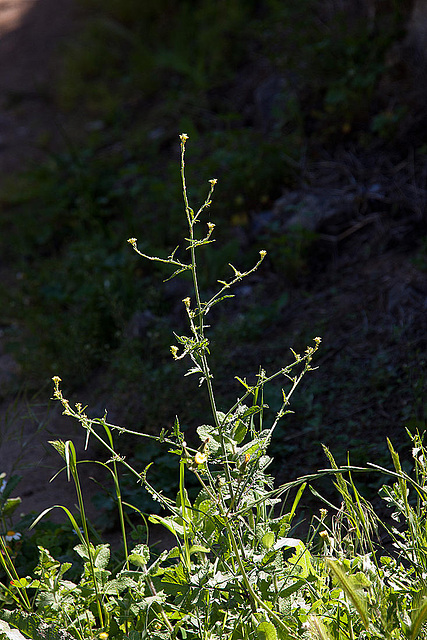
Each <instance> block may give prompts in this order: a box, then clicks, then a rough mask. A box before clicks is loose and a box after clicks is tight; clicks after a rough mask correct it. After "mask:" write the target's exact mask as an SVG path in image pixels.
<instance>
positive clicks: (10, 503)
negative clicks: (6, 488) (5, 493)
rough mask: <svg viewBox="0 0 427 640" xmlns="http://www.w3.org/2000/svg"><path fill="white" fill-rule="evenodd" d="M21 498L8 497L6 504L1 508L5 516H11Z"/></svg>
mask: <svg viewBox="0 0 427 640" xmlns="http://www.w3.org/2000/svg"><path fill="white" fill-rule="evenodd" d="M21 502H22V500H21V498H8V499H7V500H6V502H5V504H4V507H3V509H1V515H2V516H3V517H7V518H9V517H10V516H11V515H12V513H13V512H14V511H15V509H16V508H17V507H18V506H19V505H20V504H21Z"/></svg>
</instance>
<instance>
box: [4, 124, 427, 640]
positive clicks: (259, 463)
mask: <svg viewBox="0 0 427 640" xmlns="http://www.w3.org/2000/svg"><path fill="white" fill-rule="evenodd" d="M187 138H188V136H187V135H186V134H182V135H181V178H182V186H183V194H184V205H185V213H186V219H187V225H188V237H187V238H186V242H187V247H186V248H187V250H188V253H187V252H180V251H178V248H177V249H175V250H174V251H172V253H171V254H170V255H169V256H168V257H166V258H163V257H157V256H152V255H151V254H148V253H145V252H144V251H142V250H141V249H140V248H138V244H137V240H136V239H135V238H130V239H129V243H130V244H131V245H132V247H133V248H134V249H135V251H136V252H137V253H138V254H139V255H140V256H142V257H144V258H145V259H146V260H149V261H150V262H153V263H160V264H162V265H168V266H170V267H172V271H173V274H172V277H173V276H176V275H179V274H181V273H184V272H189V273H190V275H191V278H192V281H193V297H192V298H191V297H190V296H188V297H186V298H184V300H183V304H184V309H185V311H186V314H187V319H188V327H189V332H188V334H187V335H182V334H175V338H176V342H177V344H175V345H173V346H172V347H171V353H172V356H173V358H174V359H175V360H177V361H178V360H182V359H184V358H189V359H190V361H191V366H190V369H189V371H188V372H187V374H186V375H187V376H189V375H194V374H195V375H196V376H197V378H198V379H199V386H202V387H203V388H204V389H205V390H206V394H207V399H208V402H209V405H210V410H211V418H212V419H211V423H210V424H200V425H199V426H198V427H197V429H196V431H197V436H198V438H199V441H200V444H199V445H198V446H197V444H196V445H194V446H191V445H190V444H189V443H188V442H187V440H186V436H185V435H184V432H183V430H182V429H181V426H180V423H179V420H178V418H176V420H175V423H174V426H173V428H172V430H170V431H169V432H168V431H166V430H165V429H162V431H161V432H160V434H158V435H150V434H147V433H139V432H136V431H133V430H130V429H127V428H124V427H119V426H117V425H114V424H110V423H108V422H107V421H106V416H104V417H102V418H89V417H88V415H87V414H86V412H85V408H84V407H82V405H81V404H80V403H77V404H76V405H74V406H72V405H71V403H70V402H69V401H68V400H67V399H66V398H65V397H64V395H63V393H62V390H61V388H60V382H61V380H60V378H59V377H57V376H56V377H54V397H55V399H56V400H58V401H59V402H60V403H61V404H62V407H63V412H64V414H65V415H68V416H71V417H73V418H74V419H76V420H77V421H78V422H79V423H80V425H81V427H82V428H83V429H84V430H85V432H86V436H87V439H90V438H93V439H95V440H96V441H97V442H98V444H100V445H102V447H103V448H104V449H105V450H106V451H107V455H108V459H107V460H106V461H105V462H103V461H101V460H97V461H96V462H97V464H99V465H101V466H102V467H103V468H104V469H105V471H106V472H107V473H108V474H109V476H110V478H111V480H112V485H113V489H112V493H111V495H112V496H114V503H115V505H116V508H117V511H118V522H119V526H120V529H121V533H122V544H123V558H124V559H123V560H119V561H117V559H116V557H112V555H111V551H110V546H109V545H108V544H105V543H102V542H101V543H97V544H96V545H95V544H94V543H93V542H92V540H91V538H92V537H93V530H92V528H91V527H90V525H89V523H88V521H87V519H86V516H85V506H84V499H83V488H82V486H81V484H80V478H79V461H78V460H77V456H76V451H75V448H74V445H73V443H72V442H71V441H70V440H68V441H66V442H63V441H53V442H51V444H52V446H53V447H54V448H55V449H56V450H57V452H58V453H59V455H60V456H61V458H62V459H63V461H64V464H65V470H66V472H67V475H68V477H69V479H72V480H73V482H74V484H75V487H76V493H77V500H78V506H79V521H77V520H76V518H75V516H74V515H73V514H72V513H71V512H70V511H69V510H68V509H67V508H65V507H62V506H60V505H56V507H59V508H60V509H62V511H63V512H64V513H65V514H66V516H67V517H68V520H69V522H70V524H71V526H72V527H73V529H74V531H75V535H76V536H77V538H78V539H79V544H77V545H75V546H74V552H75V554H76V556H77V557H78V558H79V561H80V566H79V563H77V566H74V567H73V564H74V565H75V564H76V563H75V561H74V559H73V560H72V561H68V560H67V559H63V560H58V559H57V558H55V556H54V555H53V553H52V548H53V547H52V542H51V541H49V540H48V539H46V541H47V542H48V544H49V545H50V546H49V547H45V546H43V545H41V544H39V545H38V552H39V557H38V564H37V566H36V567H35V569H34V571H32V572H31V573H32V575H31V576H30V575H26V576H25V577H24V576H23V575H22V574H21V575H20V574H19V573H18V571H17V568H16V563H15V562H14V558H13V556H12V555H11V554H10V553H9V549H8V546H7V544H6V542H7V540H6V535H5V534H4V532H3V535H1V536H0V541H1V551H2V553H1V555H0V562H1V565H2V567H3V570H4V572H5V574H6V575H7V577H8V580H7V581H5V583H4V584H2V585H0V600H1V602H2V609H1V612H0V620H1V626H0V634H3V637H6V638H8V637H9V636H8V634H10V633H12V631H13V630H14V629H20V630H21V631H23V632H24V633H26V635H27V636H29V637H30V638H34V639H39V638H42V637H50V638H55V639H56V638H58V637H70V638H77V639H82V640H83V639H84V638H88V639H89V638H90V639H92V638H93V637H95V636H96V637H99V638H100V639H101V640H104V639H106V638H107V637H109V638H114V639H115V640H122V639H123V640H124V639H125V638H126V639H128V638H135V640H136V639H137V638H138V639H139V638H141V640H142V639H143V638H154V639H156V638H158V639H160V638H163V639H166V638H170V639H171V640H172V639H174V638H183V639H185V640H187V639H188V640H196V639H199V638H210V639H211V640H215V639H218V640H219V639H220V638H221V639H222V638H227V639H229V640H240V639H242V638H245V640H250V639H251V640H252V639H253V638H255V639H271V640H275V639H283V640H285V639H286V640H287V639H289V638H295V639H296V638H310V637H314V638H320V639H322V640H326V639H334V640H335V639H336V640H341V639H342V638H358V639H360V640H365V639H369V640H380V639H381V640H382V639H384V640H389V639H392V640H409V639H410V640H415V638H418V637H419V638H425V637H426V623H427V605H426V585H425V575H426V571H427V554H426V548H427V539H426V534H425V532H426V530H427V522H426V512H425V494H426V491H427V465H426V460H427V453H426V451H425V447H424V444H423V436H422V435H421V434H420V433H419V432H416V433H415V434H412V435H411V433H410V432H409V431H408V433H409V435H410V437H411V440H412V445H413V447H412V457H413V463H414V471H413V473H408V472H406V471H405V470H404V466H403V465H402V463H401V461H400V457H399V454H398V453H397V452H396V451H395V449H394V447H393V446H392V444H391V442H389V443H388V444H389V451H390V454H391V458H392V462H393V467H394V470H392V471H389V470H387V469H386V468H384V467H381V466H380V465H378V464H370V465H369V466H368V468H361V467H355V466H352V465H351V464H350V462H349V461H348V464H347V465H342V466H339V465H338V464H337V463H336V461H335V459H334V457H333V455H332V454H331V452H330V451H329V449H327V448H326V447H325V448H324V450H325V453H326V456H327V459H328V461H329V465H330V466H329V468H327V469H324V470H322V471H320V472H318V473H316V474H312V475H311V476H306V477H302V478H299V479H297V480H294V481H291V482H286V483H284V484H281V485H280V486H275V483H274V478H273V477H272V476H270V475H269V474H268V473H267V469H268V468H269V467H270V464H271V462H272V459H271V457H270V456H269V455H268V451H269V449H270V444H271V441H272V439H273V437H277V433H278V425H279V423H281V422H282V418H284V416H285V415H286V414H288V413H289V412H290V411H289V404H290V400H291V398H292V396H293V393H294V391H295V389H296V387H297V385H298V384H299V382H300V381H301V379H302V377H303V376H304V374H305V373H307V372H308V371H310V370H311V369H312V365H311V362H312V359H313V357H314V355H315V352H316V350H317V348H318V346H319V343H320V338H315V341H314V342H315V344H314V347H308V348H307V349H306V350H305V352H304V354H302V355H301V354H298V353H295V352H294V351H292V355H293V361H292V362H291V364H289V365H287V366H285V367H283V368H282V369H280V370H279V371H277V372H275V373H273V374H270V375H267V373H266V372H265V371H264V370H263V369H260V370H259V372H258V374H257V375H256V376H255V377H254V382H248V380H247V379H246V378H237V380H238V382H239V384H240V385H241V387H242V393H241V395H240V396H239V397H238V399H237V401H236V402H235V403H234V404H233V405H232V406H231V407H230V408H229V409H228V410H227V411H221V410H220V409H219V408H218V407H217V400H216V395H215V390H214V386H213V375H212V373H211V362H212V361H211V353H210V343H209V337H208V336H209V332H208V329H209V327H208V325H207V324H206V321H205V318H206V316H207V314H208V313H209V312H210V311H211V309H212V307H213V306H215V305H216V304H217V303H218V302H221V301H222V300H223V299H224V298H228V297H230V296H231V295H232V294H231V291H232V290H233V287H234V286H235V285H236V284H237V283H239V282H240V281H241V280H242V279H243V278H245V277H247V276H249V275H250V274H252V273H253V272H254V271H255V270H256V269H257V268H258V266H259V265H260V264H261V262H262V260H263V258H264V256H265V252H264V251H261V252H260V254H261V255H260V259H259V260H258V261H257V262H256V264H255V266H254V267H252V268H251V269H249V270H247V271H239V270H238V269H237V268H236V267H234V266H232V265H230V267H231V271H232V273H231V276H230V277H229V278H228V279H226V280H218V284H219V287H218V290H217V292H216V293H209V294H208V296H207V298H206V299H204V298H203V297H202V293H201V290H200V287H199V279H198V275H199V274H198V265H199V261H198V254H199V250H200V249H202V250H203V249H205V245H208V244H210V243H211V242H212V240H213V238H212V236H213V233H214V227H215V225H214V224H213V223H211V222H208V223H207V231H206V233H205V234H203V233H200V232H199V230H198V229H199V227H198V225H199V223H200V222H201V217H202V215H203V214H204V213H205V211H206V210H207V208H208V207H209V205H210V203H211V197H212V193H213V190H214V187H215V184H216V180H210V190H209V193H208V196H207V198H206V199H205V201H204V203H203V204H202V206H201V207H200V208H199V210H198V211H194V210H193V209H192V208H191V206H190V204H189V200H188V195H187V185H186V180H185V174H184V152H185V143H186V140H187ZM276 380H281V381H282V383H283V381H284V382H285V383H286V386H287V389H286V390H285V389H284V388H282V390H281V401H280V403H278V408H277V410H275V412H273V413H272V412H271V411H269V407H268V405H267V403H266V398H267V395H268V394H267V389H268V385H270V383H272V382H274V381H276ZM123 434H126V436H127V437H129V438H142V439H144V440H146V441H148V442H150V443H155V447H156V448H159V449H161V448H162V447H164V446H166V447H167V448H168V454H169V457H168V458H167V461H166V459H165V467H167V466H168V465H169V466H170V467H171V468H172V469H173V468H174V467H175V469H176V476H177V485H176V486H177V494H176V497H172V496H171V495H167V494H166V493H165V492H163V491H161V490H160V491H159V490H158V488H157V487H156V486H155V485H154V484H153V482H152V473H151V470H150V468H151V466H152V462H149V463H148V464H146V465H145V468H144V466H143V465H144V461H142V460H138V458H137V457H135V458H134V459H133V460H131V461H128V460H127V459H126V458H125V457H124V456H123V455H121V454H120V453H119V452H118V451H117V449H116V440H117V437H118V436H119V435H123ZM196 447H197V448H196ZM173 460H175V461H176V464H175V465H174V464H173V463H172V462H171V461H173ZM369 469H375V470H377V471H378V472H380V473H383V474H386V475H387V476H388V477H390V478H391V479H392V482H393V484H391V485H389V484H386V483H385V484H383V486H382V488H381V491H380V493H381V495H382V497H383V499H384V500H385V502H386V503H387V505H389V506H390V507H391V508H392V510H393V513H392V516H391V518H392V523H391V524H390V523H389V522H388V521H381V519H380V518H379V517H378V516H377V514H376V512H375V511H374V509H373V507H372V505H371V504H370V503H369V502H368V501H367V500H366V499H365V498H364V497H363V496H362V495H361V493H360V492H359V490H358V489H357V487H356V484H355V481H354V477H355V475H356V474H358V473H360V472H367V471H368V470H369ZM160 471H162V470H161V469H160ZM164 473H166V471H164ZM124 474H127V478H128V479H129V478H130V477H132V478H133V479H134V485H135V487H137V488H139V490H141V485H142V486H143V487H144V489H145V490H146V492H147V494H148V495H149V496H151V498H152V499H154V501H155V502H157V503H158V504H159V505H160V506H161V508H162V510H161V511H158V510H157V513H156V512H155V511H156V510H155V509H153V510H152V511H151V515H149V516H148V520H149V522H150V523H152V524H160V525H162V526H164V527H165V528H166V529H167V530H168V531H169V533H170V534H171V535H172V538H173V541H174V543H173V545H172V548H169V549H165V550H163V551H162V552H161V553H160V555H159V556H157V557H155V556H154V555H153V553H152V550H150V548H149V546H148V537H147V535H145V541H144V534H147V531H148V530H147V528H146V524H147V519H146V518H147V517H146V515H145V513H144V511H143V509H144V507H143V505H140V506H139V505H138V504H135V502H134V501H133V502H128V501H127V499H126V496H125V494H124V492H123V484H124V483H123V482H122V479H123V478H124ZM328 476H332V478H333V484H334V486H335V489H336V490H337V491H338V493H339V495H340V498H341V506H340V507H339V508H336V507H334V505H333V504H332V503H331V502H330V501H329V500H325V501H326V503H327V506H328V509H330V510H332V512H333V513H334V515H333V516H332V517H331V518H330V517H329V516H328V511H327V510H326V509H320V515H319V516H316V517H314V518H313V520H312V522H311V525H310V527H309V531H308V535H307V538H306V541H303V540H302V539H301V538H297V537H294V536H295V532H296V529H295V523H294V520H295V518H296V516H297V513H298V512H299V510H300V504H301V499H302V496H303V493H304V490H305V488H306V486H307V485H309V486H310V489H311V491H312V493H314V494H315V495H316V496H317V497H318V498H321V496H320V494H319V492H318V491H317V490H316V488H315V486H314V483H315V481H317V480H319V479H320V478H322V477H328ZM2 479H3V482H2V487H1V492H2V509H3V514H4V515H5V516H7V515H8V511H10V509H11V508H13V506H14V505H13V504H12V503H11V502H10V499H11V498H10V497H9V496H10V494H11V493H12V491H13V489H14V488H15V486H16V482H17V480H16V479H13V478H11V479H10V480H9V482H8V483H6V482H5V481H4V478H2ZM190 479H192V480H193V482H191V480H190ZM190 485H193V486H194V485H197V490H196V491H193V492H190V491H189V489H190ZM134 495H136V494H135V493H133V494H132V492H131V493H130V499H132V498H133V496H134ZM279 504H280V505H281V508H280V509H279ZM52 508H54V507H52ZM50 511H51V509H46V510H45V511H44V512H43V513H42V514H40V516H39V517H38V518H37V519H36V521H35V522H34V523H33V525H32V526H35V525H37V523H38V522H39V521H40V519H41V518H42V517H43V516H44V515H46V514H48V513H49V512H50ZM141 521H142V525H141ZM79 524H81V527H80V526H79ZM384 530H385V531H386V532H387V534H388V535H389V536H390V539H391V540H392V544H393V550H392V551H391V552H390V551H389V550H388V549H387V548H386V547H385V546H383V545H382V544H381V543H380V542H379V541H378V540H379V538H378V535H379V533H380V532H381V531H384ZM129 538H132V540H133V541H134V542H135V543H136V544H134V546H133V547H132V548H130V547H129V546H128V543H129ZM78 566H79V570H78V571H76V569H77V567H78ZM67 573H68V576H69V577H66V574H67ZM71 578H72V579H71ZM60 634H62V635H61V636H60ZM64 634H65V635H64Z"/></svg>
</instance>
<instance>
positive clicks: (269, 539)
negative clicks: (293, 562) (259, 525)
mask: <svg viewBox="0 0 427 640" xmlns="http://www.w3.org/2000/svg"><path fill="white" fill-rule="evenodd" d="M261 544H262V546H263V547H264V549H271V547H272V546H273V544H274V533H273V532H272V531H268V532H267V533H264V535H263V536H262V538H261Z"/></svg>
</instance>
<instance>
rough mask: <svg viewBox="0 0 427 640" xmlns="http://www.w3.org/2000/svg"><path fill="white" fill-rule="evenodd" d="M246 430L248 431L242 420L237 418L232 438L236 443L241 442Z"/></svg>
mask: <svg viewBox="0 0 427 640" xmlns="http://www.w3.org/2000/svg"><path fill="white" fill-rule="evenodd" d="M247 431H248V428H247V426H246V425H245V423H244V422H243V420H238V421H237V424H236V429H235V431H234V439H235V441H236V442H237V444H240V443H241V442H243V440H244V439H245V436H246V433H247Z"/></svg>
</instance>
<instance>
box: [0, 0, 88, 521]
mask: <svg viewBox="0 0 427 640" xmlns="http://www.w3.org/2000/svg"><path fill="white" fill-rule="evenodd" d="M73 8H74V2H73V0H0V176H3V178H4V176H6V175H7V174H8V173H10V172H13V171H16V170H19V169H21V168H22V167H23V166H24V164H26V163H28V162H29V161H34V162H36V161H38V160H43V159H44V157H43V151H42V150H41V148H40V143H41V141H43V139H46V140H49V143H50V144H52V141H53V142H54V140H55V138H57V137H58V136H59V135H60V116H59V115H58V113H57V112H55V109H54V106H53V104H52V101H51V100H50V96H49V87H50V84H51V82H52V77H53V75H54V74H55V71H56V65H55V55H56V51H57V49H58V47H60V45H61V42H62V41H63V38H64V36H66V35H67V34H69V32H70V29H71V28H72V26H71V25H72V24H73ZM13 277H14V274H13V273H11V271H10V269H9V268H8V265H5V264H2V263H1V258H0V278H1V284H0V286H7V282H8V281H9V279H10V278H13ZM0 324H1V323H0ZM16 374H19V366H18V364H17V363H16V362H15V361H14V360H13V358H12V356H11V355H10V354H6V353H4V352H3V351H2V345H1V331H0V385H4V384H6V383H7V382H8V380H9V379H10V377H11V376H14V375H16ZM50 393H51V391H50V390H49V389H45V390H44V392H43V393H41V394H40V396H39V398H37V399H36V398H31V399H28V398H24V397H19V398H7V399H6V400H4V401H3V403H2V404H1V405H0V472H5V473H6V474H7V475H8V476H10V475H11V474H13V473H16V474H19V475H23V480H22V481H21V483H20V485H19V489H18V492H19V495H20V497H21V498H22V511H23V512H28V511H35V512H37V513H39V512H41V511H42V510H43V509H46V508H48V507H51V506H52V505H54V504H62V505H64V506H67V507H73V505H74V503H75V494H74V488H73V486H72V484H71V483H70V484H68V483H67V482H66V480H65V477H64V476H63V475H62V476H61V477H59V478H58V479H56V480H55V481H54V482H53V483H50V482H49V480H50V479H51V477H52V476H53V475H54V474H55V473H56V472H57V471H58V470H59V469H60V468H61V460H60V458H59V456H58V454H57V453H56V452H55V451H54V450H53V449H52V447H51V446H50V445H49V444H47V443H48V440H51V439H55V438H63V439H70V438H72V439H73V440H74V441H75V442H76V444H77V446H78V449H79V456H80V457H83V458H84V457H86V454H85V453H84V450H83V449H84V448H83V444H84V443H83V440H82V436H81V435H80V434H79V433H78V431H77V426H76V425H74V424H73V423H72V421H70V420H65V419H64V418H62V416H61V411H60V407H56V406H55V407H54V406H52V405H51V404H50V403H49V396H50ZM79 435H80V437H79ZM92 472H93V470H92ZM92 472H91V471H89V470H87V472H85V471H83V473H84V475H86V476H87V475H91V473H92ZM85 484H86V486H88V487H89V490H90V488H92V487H93V491H94V492H95V491H96V485H94V484H93V483H85ZM87 505H88V508H89V510H90V511H92V512H93V511H94V509H93V508H91V502H90V496H88V500H87ZM90 515H92V513H91V514H90ZM93 515H95V514H93ZM56 518H58V519H59V520H61V519H63V515H62V514H60V513H59V511H58V513H57V515H56Z"/></svg>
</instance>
